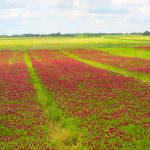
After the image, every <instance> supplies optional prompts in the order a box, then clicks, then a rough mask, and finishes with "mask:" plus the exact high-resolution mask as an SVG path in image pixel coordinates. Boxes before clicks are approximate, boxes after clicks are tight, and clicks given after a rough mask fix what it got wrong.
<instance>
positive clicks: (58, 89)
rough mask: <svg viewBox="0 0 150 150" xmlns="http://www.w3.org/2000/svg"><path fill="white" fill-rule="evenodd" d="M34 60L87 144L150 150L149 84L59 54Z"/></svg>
mask: <svg viewBox="0 0 150 150" xmlns="http://www.w3.org/2000/svg"><path fill="white" fill-rule="evenodd" d="M54 53H55V55H54ZM30 57H31V58H32V63H33V66H34V67H35V68H36V70H37V73H38V75H39V77H40V79H41V81H42V82H43V83H44V84H45V85H46V87H47V89H48V91H49V93H53V98H54V100H55V102H56V104H57V105H58V106H59V107H60V109H61V110H62V111H63V112H64V113H65V114H67V115H68V117H73V118H76V119H78V120H79V122H80V132H81V133H83V137H82V138H83V139H84V140H83V144H84V145H86V146H87V147H89V148H91V149H117V148H123V149H127V148H133V149H144V148H145V149H148V146H149V142H148V139H149V133H148V132H149V130H148V129H149V122H148V118H149V99H150V94H149V91H150V86H149V85H148V84H145V83H142V82H140V81H138V80H135V79H134V78H129V77H124V76H121V75H119V74H116V73H112V72H110V71H106V70H102V69H96V68H93V67H91V66H88V65H86V64H83V63H80V62H78V61H76V60H73V59H72V58H68V57H66V56H65V55H64V54H62V53H60V52H57V51H55V52H54V51H32V52H31V53H30Z"/></svg>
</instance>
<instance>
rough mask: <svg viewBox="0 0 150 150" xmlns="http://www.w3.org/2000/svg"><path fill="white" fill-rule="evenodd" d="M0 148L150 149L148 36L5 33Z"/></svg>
mask: <svg viewBox="0 0 150 150" xmlns="http://www.w3.org/2000/svg"><path fill="white" fill-rule="evenodd" d="M0 112H1V113H0V123H1V125H0V132H1V135H0V149H2V150H11V149H16V150H21V149H37V150H40V149H50V150H99V149H100V150H110V149H112V150H116V149H118V150H122V149H123V150H131V149H133V150H148V149H149V147H150V142H149V141H150V137H149V133H150V132H149V131H150V36H136V35H135V36H131V35H123V36H101V37H76V38H0Z"/></svg>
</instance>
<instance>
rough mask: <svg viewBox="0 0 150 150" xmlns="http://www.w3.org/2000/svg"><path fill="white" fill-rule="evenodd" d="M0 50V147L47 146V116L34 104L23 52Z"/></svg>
mask: <svg viewBox="0 0 150 150" xmlns="http://www.w3.org/2000/svg"><path fill="white" fill-rule="evenodd" d="M0 53H1V60H3V61H2V63H0V112H1V113H0V124H1V125H0V147H1V148H0V149H1V150H7V149H8V150H10V149H18V150H21V149H35V148H36V149H44V148H45V149H46V148H50V142H49V139H48V136H47V134H48V133H47V130H48V124H47V119H46V117H45V116H44V114H43V111H42V109H41V108H40V107H39V105H38V104H37V103H36V95H35V91H34V88H33V86H32V84H31V83H30V82H29V81H30V76H29V73H28V70H27V66H26V64H25V63H24V61H23V59H22V58H23V53H19V54H18V52H11V51H2V52H0ZM16 53H17V58H16V56H15V55H16ZM3 56H4V58H3ZM6 57H7V58H6ZM14 57H15V58H16V59H15V60H14ZM4 60H5V61H4ZM8 62H11V64H8ZM12 62H13V63H12Z"/></svg>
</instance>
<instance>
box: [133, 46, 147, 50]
mask: <svg viewBox="0 0 150 150" xmlns="http://www.w3.org/2000/svg"><path fill="white" fill-rule="evenodd" d="M135 48H137V49H144V50H150V46H138V47H135Z"/></svg>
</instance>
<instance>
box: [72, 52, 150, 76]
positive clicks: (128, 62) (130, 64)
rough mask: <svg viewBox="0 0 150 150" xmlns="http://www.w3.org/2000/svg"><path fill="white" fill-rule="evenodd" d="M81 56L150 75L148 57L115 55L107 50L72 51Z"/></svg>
mask: <svg viewBox="0 0 150 150" xmlns="http://www.w3.org/2000/svg"><path fill="white" fill-rule="evenodd" d="M72 54H75V55H77V56H79V57H81V58H84V59H87V60H92V61H95V62H100V63H103V64H108V65H111V66H115V67H118V68H122V69H125V70H128V71H133V72H135V71H136V72H141V73H147V74H148V75H150V59H149V60H148V59H147V60H145V59H140V58H136V57H123V56H115V55H112V54H110V53H108V52H103V51H97V50H76V51H72Z"/></svg>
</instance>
